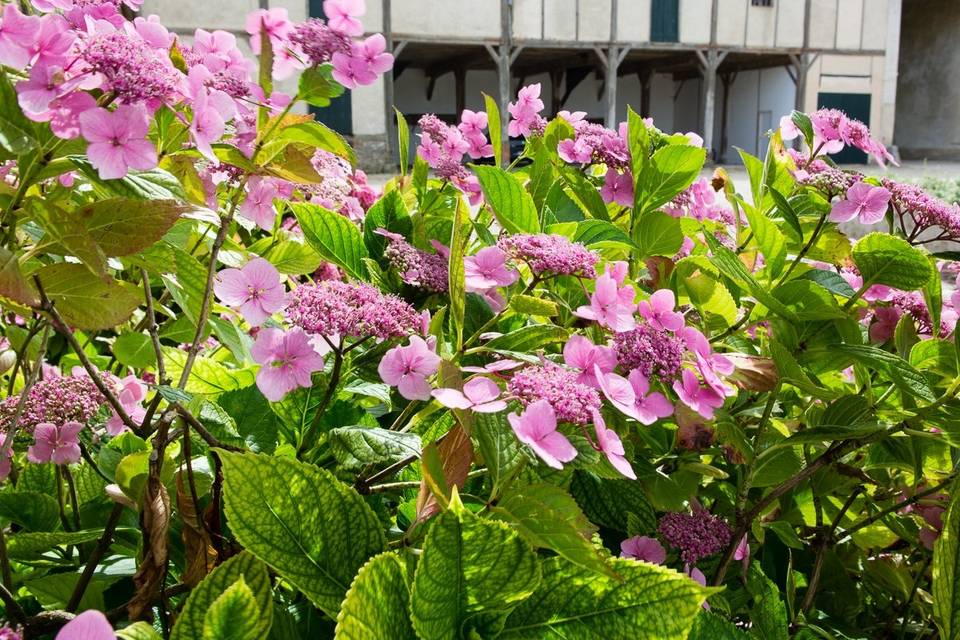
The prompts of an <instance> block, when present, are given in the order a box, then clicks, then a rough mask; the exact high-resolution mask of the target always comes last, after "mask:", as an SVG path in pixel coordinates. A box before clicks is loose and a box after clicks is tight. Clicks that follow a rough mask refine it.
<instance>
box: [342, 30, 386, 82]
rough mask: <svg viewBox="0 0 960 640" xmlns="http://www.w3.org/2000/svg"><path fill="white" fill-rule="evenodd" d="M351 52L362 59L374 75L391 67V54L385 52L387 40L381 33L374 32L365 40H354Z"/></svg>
mask: <svg viewBox="0 0 960 640" xmlns="http://www.w3.org/2000/svg"><path fill="white" fill-rule="evenodd" d="M351 52H352V53H353V56H354V57H356V58H359V59H361V60H363V61H364V63H365V64H366V65H367V68H368V69H369V70H370V71H371V72H372V73H373V74H375V75H380V74H381V73H386V72H387V71H389V70H390V69H392V68H393V54H392V53H387V41H386V39H385V38H384V37H383V34H381V33H375V34H373V35H372V36H370V37H368V38H367V39H366V40H361V41H359V42H354V43H353V46H352V47H351Z"/></svg>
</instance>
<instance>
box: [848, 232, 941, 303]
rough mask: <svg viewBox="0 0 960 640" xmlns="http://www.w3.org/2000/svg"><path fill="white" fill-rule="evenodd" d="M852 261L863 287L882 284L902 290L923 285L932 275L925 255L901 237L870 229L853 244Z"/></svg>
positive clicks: (909, 289)
mask: <svg viewBox="0 0 960 640" xmlns="http://www.w3.org/2000/svg"><path fill="white" fill-rule="evenodd" d="M853 261H854V263H855V264H856V265H857V268H858V269H859V270H860V275H861V276H863V289H864V290H866V288H868V287H869V286H871V285H874V284H885V285H889V286H891V287H894V288H896V289H902V290H904V291H914V290H916V289H920V288H921V287H923V286H925V285H926V284H927V283H928V282H929V281H930V278H932V277H933V270H932V269H931V267H930V262H929V261H928V260H927V255H926V254H925V253H924V252H923V251H920V250H919V249H916V248H914V247H912V246H910V244H909V243H908V242H907V241H906V240H903V239H902V238H897V237H895V236H891V235H889V234H887V233H870V234H867V235H865V236H864V237H863V238H861V239H860V240H859V241H858V242H857V243H856V244H855V245H853Z"/></svg>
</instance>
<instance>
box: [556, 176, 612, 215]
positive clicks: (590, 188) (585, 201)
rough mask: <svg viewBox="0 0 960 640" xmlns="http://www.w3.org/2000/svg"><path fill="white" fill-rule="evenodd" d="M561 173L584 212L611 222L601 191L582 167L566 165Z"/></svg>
mask: <svg viewBox="0 0 960 640" xmlns="http://www.w3.org/2000/svg"><path fill="white" fill-rule="evenodd" d="M560 175H561V177H562V178H563V183H564V184H565V185H567V188H568V189H570V192H571V195H572V198H573V200H574V202H575V203H576V204H577V206H578V207H580V210H581V211H583V213H584V214H586V215H589V216H590V217H591V218H595V219H597V220H605V221H607V222H610V215H609V214H608V213H607V205H606V203H604V201H603V198H602V197H601V196H600V192H599V191H598V190H597V188H596V186H594V184H593V183H592V182H590V181H589V180H588V179H587V177H586V176H585V175H583V172H582V171H580V169H578V168H576V167H572V166H568V167H564V168H563V170H562V171H561V174H560Z"/></svg>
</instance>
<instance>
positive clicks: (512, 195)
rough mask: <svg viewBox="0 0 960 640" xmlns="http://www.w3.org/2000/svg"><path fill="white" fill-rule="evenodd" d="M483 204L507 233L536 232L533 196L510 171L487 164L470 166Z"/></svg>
mask: <svg viewBox="0 0 960 640" xmlns="http://www.w3.org/2000/svg"><path fill="white" fill-rule="evenodd" d="M472 169H473V172H474V173H475V174H476V175H477V178H478V179H479V180H480V188H481V189H482V190H483V196H484V200H485V201H486V203H487V204H488V205H489V206H490V209H491V210H492V211H493V215H495V216H496V218H497V222H499V223H500V225H501V226H502V227H503V228H504V230H505V231H507V232H508V233H539V231H540V221H539V219H538V217H537V207H536V206H535V205H534V204H533V198H532V197H531V196H530V194H529V193H527V191H526V190H525V189H524V188H523V185H521V184H520V181H519V180H517V178H516V177H515V176H514V175H513V174H510V173H507V172H506V171H504V170H503V169H500V168H498V167H492V166H489V165H473V166H472Z"/></svg>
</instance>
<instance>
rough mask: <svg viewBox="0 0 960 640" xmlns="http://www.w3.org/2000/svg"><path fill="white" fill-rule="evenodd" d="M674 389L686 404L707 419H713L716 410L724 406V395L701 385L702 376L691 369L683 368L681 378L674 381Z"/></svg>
mask: <svg viewBox="0 0 960 640" xmlns="http://www.w3.org/2000/svg"><path fill="white" fill-rule="evenodd" d="M673 390H674V391H675V392H676V394H677V397H678V398H680V400H681V401H682V402H683V403H684V404H685V405H687V406H688V407H690V408H691V409H693V410H694V411H696V412H697V413H699V414H700V415H701V416H703V417H704V418H706V419H707V420H712V419H713V414H714V411H716V410H717V409H719V408H720V407H722V406H723V400H724V398H723V396H722V395H720V394H718V393H717V392H716V391H714V390H713V389H712V388H710V387H709V386H707V387H703V386H701V385H700V378H698V377H697V374H695V373H694V372H693V371H691V370H690V369H684V370H683V373H682V374H681V379H680V380H677V381H675V382H674V383H673Z"/></svg>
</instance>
